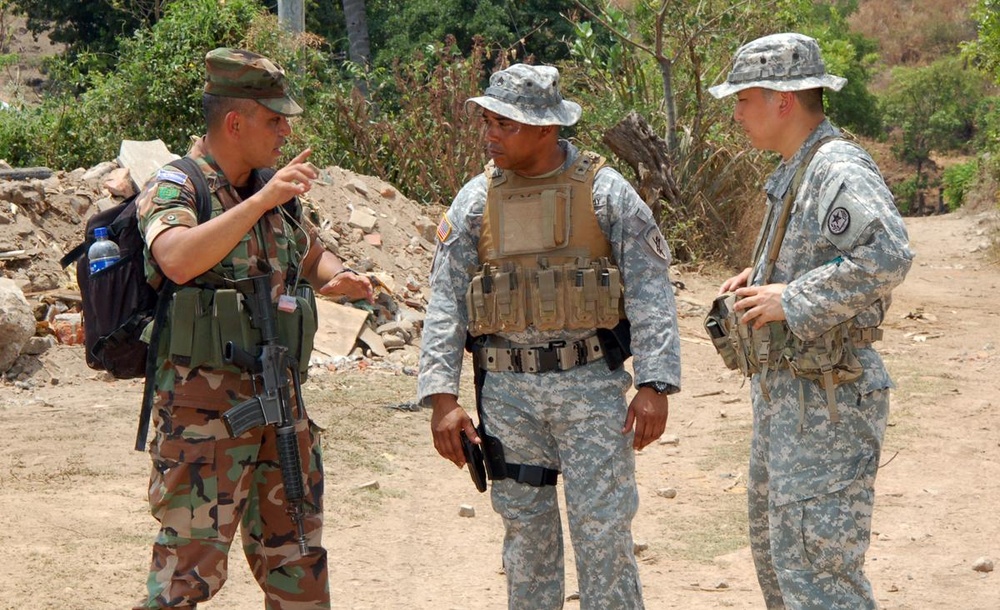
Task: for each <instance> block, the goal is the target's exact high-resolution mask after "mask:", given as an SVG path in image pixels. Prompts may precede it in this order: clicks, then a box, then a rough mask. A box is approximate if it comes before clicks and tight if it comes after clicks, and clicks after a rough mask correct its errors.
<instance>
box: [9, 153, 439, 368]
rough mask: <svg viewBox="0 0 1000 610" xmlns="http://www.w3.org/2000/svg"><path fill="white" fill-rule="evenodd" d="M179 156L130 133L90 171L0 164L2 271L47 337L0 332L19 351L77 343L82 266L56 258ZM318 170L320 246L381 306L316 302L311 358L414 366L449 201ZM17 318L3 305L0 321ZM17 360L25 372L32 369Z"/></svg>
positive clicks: (309, 207) (314, 195)
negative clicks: (439, 202)
mask: <svg viewBox="0 0 1000 610" xmlns="http://www.w3.org/2000/svg"><path fill="white" fill-rule="evenodd" d="M177 157H178V155H177V154H174V153H172V152H171V151H169V150H168V149H167V147H166V146H165V145H164V144H163V142H162V141H160V140H152V141H148V142H138V141H130V140H126V141H123V142H122V143H121V148H120V151H119V155H118V157H117V159H116V160H114V161H103V162H101V163H97V164H96V165H94V166H93V167H90V168H76V169H73V170H71V171H58V170H56V171H54V170H49V169H47V168H41V169H44V170H45V171H27V169H32V170H34V169H39V168H26V169H24V170H18V169H17V168H12V167H10V166H9V165H7V164H6V163H2V162H0V169H4V170H10V171H8V172H7V175H6V176H0V254H4V256H3V257H2V259H0V272H2V273H0V277H4V278H7V279H8V280H9V281H11V282H13V287H14V288H16V289H17V290H19V291H20V293H21V294H22V295H23V298H25V299H26V300H27V302H28V303H29V307H28V309H29V310H30V311H33V312H34V318H35V323H34V325H33V326H32V327H33V328H34V331H35V336H37V337H39V338H40V339H44V340H42V341H34V342H31V347H30V348H29V347H27V345H28V342H27V340H26V339H22V340H19V341H17V342H14V343H10V342H5V341H0V345H4V346H6V348H7V349H8V350H10V351H12V352H13V357H14V358H16V357H17V356H18V355H19V354H21V353H23V354H24V356H25V357H36V356H37V355H38V354H29V353H28V352H27V350H28V349H30V350H31V351H32V352H34V351H37V350H38V349H42V350H44V349H45V346H46V345H49V344H51V342H60V343H65V344H78V343H80V342H81V341H82V320H81V319H80V316H81V314H80V311H81V306H80V296H79V287H78V286H77V285H76V269H75V264H70V265H69V266H68V267H67V268H66V269H63V268H62V267H61V266H60V264H59V259H60V258H61V257H62V256H63V255H64V254H66V253H67V252H69V251H70V250H71V249H72V248H74V247H75V246H76V245H77V244H79V243H80V242H81V241H82V240H83V237H84V226H85V223H86V221H87V219H88V218H90V217H91V216H92V215H93V214H95V213H97V212H98V211H103V210H105V209H108V208H109V207H112V206H114V205H117V204H118V203H120V202H121V201H122V200H124V199H125V198H126V197H129V196H131V195H132V194H134V193H135V192H138V190H139V189H141V186H142V185H143V184H144V183H145V182H146V180H147V179H148V178H149V177H151V176H152V175H153V174H155V172H156V171H157V170H158V169H159V168H160V167H161V166H162V165H164V164H165V163H167V162H169V161H171V160H173V159H176V158H177ZM15 174H16V176H17V178H16V179H15V178H14V175H15ZM320 176H321V179H320V180H317V181H315V182H314V183H313V188H312V189H311V190H310V191H309V193H307V194H306V195H304V196H302V197H301V198H300V200H301V202H302V205H303V208H304V209H305V212H306V213H307V215H308V216H309V218H310V219H311V220H312V221H313V222H314V224H316V226H317V227H318V228H319V230H320V231H319V232H320V237H321V239H322V241H323V244H324V246H326V247H327V249H328V250H330V251H332V252H334V253H335V254H336V255H337V256H338V257H340V258H341V259H342V260H343V261H344V263H345V264H346V265H347V266H349V267H351V268H352V269H355V270H357V271H358V272H359V273H365V274H368V275H369V277H370V278H371V279H372V280H373V282H374V283H376V284H377V288H378V289H377V298H376V302H375V304H374V305H372V304H369V303H367V302H363V301H362V302H355V303H349V302H346V301H343V300H342V301H339V302H338V303H337V305H338V307H337V308H336V309H333V310H332V312H331V311H330V310H329V308H326V307H321V310H322V312H321V315H320V330H319V332H318V333H317V337H316V350H315V351H314V353H313V357H312V358H311V359H310V367H311V368H312V367H315V368H317V369H321V370H323V371H331V370H341V369H342V368H344V367H356V368H372V367H374V368H382V367H387V368H389V369H390V370H393V371H395V372H397V373H398V372H403V373H404V374H408V373H406V371H412V370H415V367H416V366H417V361H418V356H419V345H420V331H421V330H422V328H423V315H424V310H425V308H426V305H427V298H428V296H429V292H428V290H427V288H426V286H425V285H424V283H422V281H421V279H422V278H425V277H426V276H427V274H428V273H429V270H430V266H431V260H432V257H433V252H434V242H435V241H436V238H435V237H434V231H435V230H436V227H437V224H436V221H435V220H433V219H436V218H440V216H441V213H442V211H443V209H442V208H440V207H439V206H428V205H425V204H421V203H418V202H414V201H411V200H408V199H407V198H406V197H404V196H403V195H402V194H401V193H400V192H399V191H398V189H396V188H395V187H394V186H393V185H390V184H387V183H385V182H384V181H382V180H380V179H378V178H375V177H372V176H362V175H359V174H355V173H353V172H350V171H348V170H345V169H342V168H339V167H336V166H329V167H326V168H322V169H320ZM376 227H377V228H378V231H377V232H376V231H375V229H376ZM320 300H322V301H326V302H328V303H330V301H329V300H328V299H320ZM55 304H58V306H57V305H55ZM10 315H11V314H10V311H9V310H8V308H7V306H6V305H0V319H9V316H10ZM29 317H30V316H29ZM324 322H325V324H324ZM352 354H353V356H352ZM80 357H81V358H83V353H82V352H81V354H80ZM7 360H9V359H5V360H4V361H3V362H0V364H3V365H4V366H2V367H0V373H4V372H5V371H6V370H7V368H9V367H10V364H11V363H10V362H7ZM20 368H21V370H22V373H21V375H24V374H25V373H24V372H23V371H25V370H28V369H30V367H28V368H24V367H20Z"/></svg>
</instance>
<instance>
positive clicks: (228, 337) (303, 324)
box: [167, 286, 317, 373]
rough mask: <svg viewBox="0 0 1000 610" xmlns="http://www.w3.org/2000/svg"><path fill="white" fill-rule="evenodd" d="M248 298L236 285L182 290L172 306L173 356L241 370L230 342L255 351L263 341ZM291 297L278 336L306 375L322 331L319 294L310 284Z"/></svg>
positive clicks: (170, 348) (191, 362)
mask: <svg viewBox="0 0 1000 610" xmlns="http://www.w3.org/2000/svg"><path fill="white" fill-rule="evenodd" d="M245 299H246V295H244V294H243V293H242V292H241V291H240V290H238V289H236V288H199V287H192V286H185V287H182V288H179V289H178V290H177V291H176V292H175V293H174V295H173V298H172V300H171V303H170V309H169V325H168V328H169V334H170V340H169V343H168V349H167V355H168V357H169V358H170V360H172V361H173V362H175V363H176V364H178V365H180V366H183V367H187V368H195V367H207V368H213V369H218V368H227V369H232V370H234V371H238V370H239V369H238V368H237V367H233V365H232V364H229V363H227V362H226V360H225V358H224V347H225V346H226V344H227V343H232V345H233V346H234V347H237V348H239V349H241V350H243V351H244V352H246V353H251V354H252V353H254V352H255V351H256V349H257V346H258V345H259V344H260V342H261V335H260V331H259V330H257V329H256V328H254V327H253V325H252V323H251V319H250V312H249V309H248V308H247V307H246V305H245V303H244V301H245ZM286 299H287V301H286V302H287V303H288V304H287V305H285V306H283V307H281V308H279V309H278V312H277V316H276V320H277V327H278V340H279V342H280V343H281V345H284V346H285V347H287V348H288V355H289V357H290V358H292V359H293V360H295V361H296V362H297V363H298V369H299V372H301V373H305V372H306V371H307V370H308V368H309V356H310V354H311V353H312V348H313V339H314V337H315V335H316V329H317V317H316V300H315V296H314V295H313V293H312V289H311V288H308V287H304V288H303V289H300V290H299V294H296V295H294V296H292V295H288V296H287V297H286ZM292 304H294V306H293V305H292Z"/></svg>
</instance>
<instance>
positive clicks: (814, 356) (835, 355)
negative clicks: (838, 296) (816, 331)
mask: <svg viewBox="0 0 1000 610" xmlns="http://www.w3.org/2000/svg"><path fill="white" fill-rule="evenodd" d="M850 324H851V322H845V323H843V324H838V325H837V326H834V327H833V328H831V329H830V330H828V331H826V332H825V333H823V334H822V335H820V336H819V337H818V338H816V339H815V340H813V341H802V340H800V339H799V338H798V337H795V336H794V335H793V336H792V340H791V341H790V342H789V345H788V347H787V348H785V354H784V356H785V358H786V359H787V360H788V366H789V368H791V370H792V374H794V375H795V376H796V377H799V378H802V379H808V380H810V381H818V382H819V384H820V387H822V388H823V389H829V387H831V384H832V387H836V386H838V385H840V384H842V383H847V382H850V381H854V380H855V379H857V378H859V377H861V373H862V372H863V371H864V369H863V367H862V366H861V362H860V361H859V360H858V357H857V355H855V353H854V346H853V343H852V342H851V338H850Z"/></svg>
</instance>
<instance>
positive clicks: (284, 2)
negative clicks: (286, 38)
mask: <svg viewBox="0 0 1000 610" xmlns="http://www.w3.org/2000/svg"><path fill="white" fill-rule="evenodd" d="M278 23H279V24H280V25H281V27H283V28H285V29H286V30H288V31H289V32H292V33H293V34H301V33H302V32H304V31H305V29H306V11H305V8H304V6H303V2H302V0H278Z"/></svg>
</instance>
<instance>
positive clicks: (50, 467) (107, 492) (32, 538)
mask: <svg viewBox="0 0 1000 610" xmlns="http://www.w3.org/2000/svg"><path fill="white" fill-rule="evenodd" d="M991 222H992V223H994V224H995V220H988V217H987V216H984V215H948V216H939V217H930V218H916V219H910V220H909V221H908V226H909V229H910V232H911V240H912V244H913V247H914V249H915V250H916V252H917V255H918V258H917V261H916V263H915V264H914V267H913V270H912V272H911V273H910V275H909V277H908V278H907V280H906V282H905V283H904V285H903V286H902V287H901V288H900V289H899V290H898V291H897V293H896V302H895V303H894V305H893V307H892V309H891V310H890V313H889V319H888V320H887V323H886V325H885V327H886V340H885V342H884V345H883V354H884V355H885V358H886V361H887V363H888V365H889V367H890V371H891V372H892V374H893V376H894V378H895V380H896V382H897V383H898V385H899V387H898V389H897V390H896V392H895V394H894V397H893V413H892V417H891V422H890V429H889V432H888V434H887V439H886V446H885V452H884V455H883V459H882V463H883V464H882V469H881V472H880V474H879V479H878V485H877V492H878V500H877V504H876V511H875V517H874V521H875V523H874V529H875V531H876V532H877V536H876V537H875V540H874V541H873V543H872V548H871V551H870V553H869V556H868V559H869V562H868V568H867V569H868V573H869V575H870V577H871V580H872V582H873V585H874V587H875V590H876V592H877V596H878V599H879V601H880V603H881V605H882V606H883V608H885V609H886V610H926V609H930V608H933V609H952V608H954V609H961V610H996V609H997V608H1000V580H998V579H1000V573H998V572H991V573H983V572H978V571H974V570H973V568H972V566H973V563H974V562H975V561H976V560H977V559H979V558H981V557H989V558H991V559H992V560H993V562H994V563H1000V519H998V517H997V506H998V505H1000V417H998V415H997V410H998V409H1000V399H998V398H997V396H996V392H997V390H998V389H1000V382H998V377H1000V373H998V371H1000V350H998V346H1000V316H998V313H997V309H998V307H997V304H998V303H1000V299H998V297H997V288H998V284H1000V269H998V268H997V267H996V266H990V265H989V264H988V263H986V262H985V261H984V256H985V254H984V249H983V248H982V244H985V243H986V242H987V241H988V239H989V238H988V235H989V233H988V232H989V230H990V229H989V227H988V226H987V225H989V223H991ZM677 279H680V280H682V281H683V282H684V283H685V290H683V291H682V292H681V294H680V296H679V299H680V300H679V302H680V309H681V328H682V336H683V343H682V349H683V366H684V381H683V383H684V390H683V392H682V393H681V394H679V395H677V396H676V397H674V398H673V399H672V401H671V416H670V422H669V424H668V430H667V434H666V436H665V438H664V439H663V441H662V442H659V443H656V444H654V445H653V446H651V447H649V448H647V449H646V450H644V451H643V452H641V454H640V455H639V456H638V458H637V468H638V481H639V486H640V497H641V505H640V509H639V515H638V517H637V518H636V520H635V522H634V532H635V536H636V541H637V542H638V543H640V544H641V545H642V549H643V550H642V551H641V552H640V554H639V560H640V569H641V572H640V574H641V578H642V581H643V585H644V589H645V595H646V600H647V607H648V608H651V609H652V608H655V609H659V608H685V609H701V608H738V609H760V608H763V603H762V601H761V598H760V593H759V591H758V589H757V585H756V581H755V579H754V576H753V570H752V567H751V564H750V556H749V551H748V549H747V539H746V533H745V527H746V519H745V515H744V511H745V507H744V494H745V491H746V487H745V480H746V453H747V443H748V438H749V430H750V415H749V400H748V389H747V388H746V387H741V385H742V384H741V382H740V379H738V378H737V377H735V376H733V375H732V374H730V373H729V372H728V371H725V370H724V369H723V368H722V365H721V364H720V363H719V362H717V360H716V356H715V354H714V351H713V350H712V348H711V347H710V346H709V344H708V343H707V341H706V338H705V336H704V334H703V332H702V331H701V319H702V316H703V314H704V305H705V304H707V303H708V302H710V300H711V297H712V295H713V294H714V291H715V287H716V286H717V284H718V282H719V280H720V279H721V276H718V275H717V274H704V273H703V274H695V273H691V272H689V273H681V274H680V275H679V277H678V278H677ZM34 379H35V380H36V381H39V383H38V384H36V387H32V388H22V387H18V386H15V385H13V384H10V383H6V382H4V385H2V386H0V438H2V439H3V443H2V445H0V554H2V560H0V609H18V610H21V609H49V608H51V609H55V608H59V609H67V608H69V609H84V608H86V609H94V608H98V609H103V608H109V609H110V608H127V607H129V606H130V605H131V604H132V603H133V602H135V601H136V600H138V599H139V597H140V595H141V593H142V589H143V581H144V577H145V570H146V567H147V563H148V558H149V549H148V546H149V543H150V541H151V540H152V538H153V535H154V533H155V523H154V522H153V520H152V518H150V517H149V516H148V513H147V511H146V504H145V487H146V480H147V476H148V467H149V460H148V456H147V455H145V454H143V453H138V452H135V451H132V450H131V446H132V442H133V437H134V429H135V420H136V406H137V404H138V402H139V398H140V393H141V387H140V385H139V384H138V383H136V382H128V381H116V382H110V381H107V380H106V379H105V378H104V377H103V376H102V375H99V374H95V373H94V372H92V371H89V370H88V369H86V367H85V365H84V364H83V355H82V352H81V351H80V348H78V347H58V348H56V349H54V350H52V351H50V352H49V353H48V354H47V355H46V356H45V358H44V369H42V370H40V371H39V372H38V373H37V374H36V375H35V377H34ZM414 392H415V379H414V378H413V377H407V376H403V375H393V374H385V373H380V372H378V371H373V370H369V371H367V372H364V373H357V372H353V373H331V374H322V375H321V374H313V375H312V376H311V379H310V381H309V383H308V386H307V400H308V402H309V405H310V410H311V413H312V415H313V417H314V418H315V419H316V420H317V421H318V423H319V424H320V425H321V426H324V427H325V428H326V430H327V433H326V435H325V439H324V444H325V446H326V451H327V453H326V471H327V475H328V479H327V480H328V486H327V495H326V498H327V506H326V518H327V524H328V526H327V530H326V544H327V547H328V549H329V552H330V559H331V587H332V589H333V594H334V600H335V607H337V608H350V609H356V610H361V609H383V608H392V609H399V608H407V609H414V610H431V609H433V610H439V609H442V608H455V609H458V608H462V609H479V608H483V609H486V608H503V607H505V590H504V577H503V575H502V574H501V572H500V557H499V549H500V542H501V538H502V526H501V523H500V520H499V518H498V517H497V516H496V515H495V514H494V513H493V512H492V510H491V508H490V505H489V498H488V494H483V495H480V494H478V493H476V492H475V490H474V488H473V486H472V483H471V482H470V481H469V479H468V476H467V474H466V473H465V472H464V471H458V470H456V469H455V468H454V467H453V466H452V465H451V464H450V463H448V462H446V461H444V460H443V459H440V458H439V457H438V456H437V455H436V453H434V450H433V447H432V445H431V442H430V435H429V425H428V422H429V413H428V412H427V411H417V412H413V411H407V410H404V409H399V408H390V407H395V406H399V405H402V404H404V403H407V402H408V401H411V400H412V399H413V397H414ZM372 482H377V484H378V486H377V489H375V488H374V486H372V485H366V484H369V483H372ZM667 488H672V489H674V490H675V491H676V497H673V498H669V497H665V496H667V495H669V494H667V493H664V492H662V490H665V489H667ZM658 492H660V493H658ZM462 505H468V506H471V507H472V508H474V509H475V516H474V517H471V518H469V517H461V516H459V509H460V507H461V506H462ZM568 551H569V552H570V553H571V549H568ZM567 564H568V565H567V571H568V574H567V595H571V594H572V593H573V592H574V591H575V576H574V574H573V567H572V560H571V559H568V561H567ZM231 568H232V570H231V571H232V575H231V579H230V582H229V583H227V585H226V586H225V587H224V588H223V591H222V593H221V594H220V595H219V596H218V597H217V598H216V599H215V600H213V601H212V602H211V603H209V604H207V605H206V606H205V607H206V608H211V609H215V610H222V609H245V608H254V607H260V605H261V603H260V599H261V597H260V594H259V591H258V589H257V587H256V585H255V584H254V583H253V581H252V579H251V578H250V575H249V572H248V570H247V568H246V565H245V562H244V561H243V559H242V557H241V556H240V555H239V554H238V552H234V553H233V554H232V556H231ZM566 607H567V608H570V609H572V608H575V607H578V604H577V602H576V601H574V600H570V601H568V602H567V604H566Z"/></svg>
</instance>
